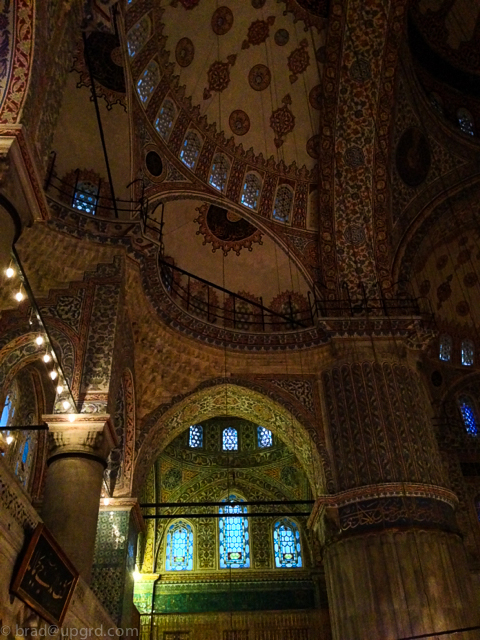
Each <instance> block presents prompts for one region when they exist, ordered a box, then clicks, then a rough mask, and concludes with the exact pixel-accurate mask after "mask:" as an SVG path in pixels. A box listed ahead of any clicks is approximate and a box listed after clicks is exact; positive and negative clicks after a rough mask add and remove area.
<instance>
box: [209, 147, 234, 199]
mask: <svg viewBox="0 0 480 640" xmlns="http://www.w3.org/2000/svg"><path fill="white" fill-rule="evenodd" d="M229 168H230V165H229V163H228V160H227V159H226V158H225V156H222V155H221V154H217V155H216V156H215V157H214V159H213V164H212V170H211V172H210V178H209V180H208V181H209V183H210V184H211V185H212V187H215V189H218V190H219V191H224V190H225V187H226V184H227V176H228V170H229Z"/></svg>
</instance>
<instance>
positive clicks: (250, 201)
mask: <svg viewBox="0 0 480 640" xmlns="http://www.w3.org/2000/svg"><path fill="white" fill-rule="evenodd" d="M249 178H250V180H249ZM254 181H255V183H256V185H255V186H254V185H253V182H254ZM262 187H263V180H262V179H261V177H260V176H259V175H258V174H257V173H255V172H254V171H249V172H248V173H246V174H245V177H244V179H243V187H242V193H241V196H240V204H242V205H243V206H244V207H247V209H251V210H252V211H257V210H258V205H259V204H260V197H261V194H262Z"/></svg>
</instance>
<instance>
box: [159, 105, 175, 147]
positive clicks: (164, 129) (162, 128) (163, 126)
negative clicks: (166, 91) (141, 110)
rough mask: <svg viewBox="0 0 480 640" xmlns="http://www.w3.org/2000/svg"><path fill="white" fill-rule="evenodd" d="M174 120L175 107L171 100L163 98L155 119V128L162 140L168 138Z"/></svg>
mask: <svg viewBox="0 0 480 640" xmlns="http://www.w3.org/2000/svg"><path fill="white" fill-rule="evenodd" d="M174 120H175V107H174V106H173V102H171V101H170V100H165V102H164V103H163V105H162V108H161V109H160V112H159V114H158V116H157V119H156V121H155V129H156V130H157V131H158V133H159V134H160V135H161V136H162V138H163V139H164V140H168V136H169V135H170V131H171V130H172V125H173V121H174Z"/></svg>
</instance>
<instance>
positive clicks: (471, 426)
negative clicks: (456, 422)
mask: <svg viewBox="0 0 480 640" xmlns="http://www.w3.org/2000/svg"><path fill="white" fill-rule="evenodd" d="M458 406H459V408H460V413H461V414H462V418H463V424H464V425H465V429H466V431H467V433H469V434H470V435H472V436H476V435H478V426H477V421H476V419H475V409H474V407H473V403H472V401H471V400H470V398H468V397H467V396H463V397H461V398H459V399H458Z"/></svg>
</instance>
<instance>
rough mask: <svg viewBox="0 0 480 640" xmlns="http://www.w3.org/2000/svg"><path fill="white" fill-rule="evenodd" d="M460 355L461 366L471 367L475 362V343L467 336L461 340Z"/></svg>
mask: <svg viewBox="0 0 480 640" xmlns="http://www.w3.org/2000/svg"><path fill="white" fill-rule="evenodd" d="M460 357H461V362H462V366H463V367H473V365H474V364H475V344H474V342H473V340H470V339H469V338H465V339H464V340H462V344H461V351H460Z"/></svg>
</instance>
